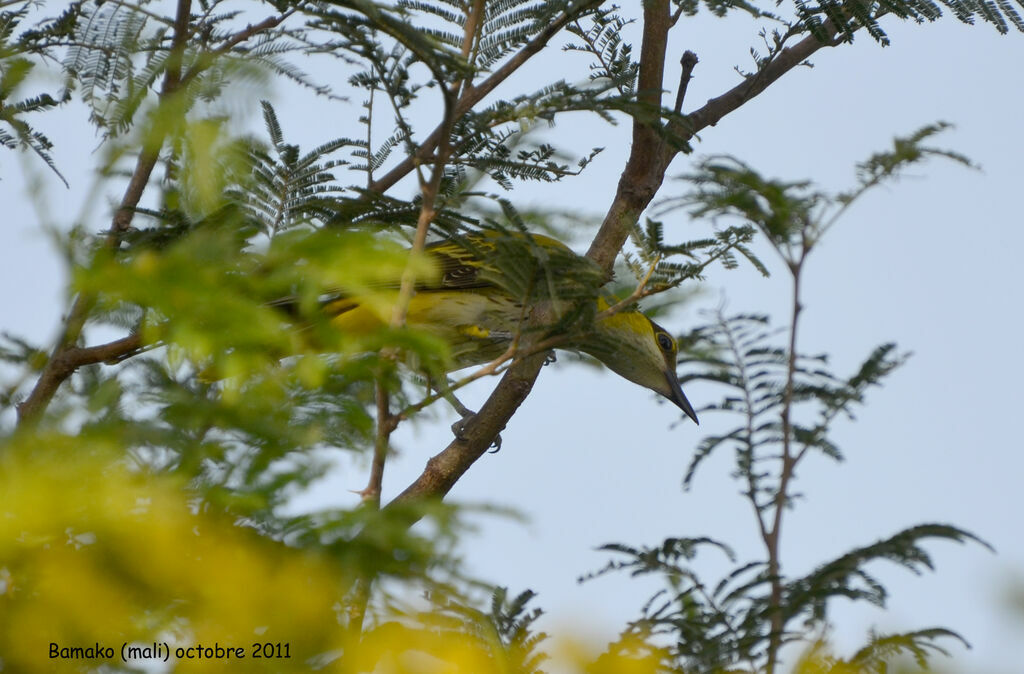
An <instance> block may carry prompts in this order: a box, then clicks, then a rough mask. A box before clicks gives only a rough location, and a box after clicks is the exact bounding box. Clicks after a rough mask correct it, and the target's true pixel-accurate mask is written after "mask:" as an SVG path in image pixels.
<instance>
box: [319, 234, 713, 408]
mask: <svg viewBox="0 0 1024 674" xmlns="http://www.w3.org/2000/svg"><path fill="white" fill-rule="evenodd" d="M425 252H426V254H427V255H428V257H429V258H430V259H431V260H432V261H433V262H434V264H436V266H437V269H438V272H439V273H438V274H437V275H436V276H435V277H433V278H432V279H431V280H429V281H426V282H423V281H421V282H419V283H417V285H416V288H415V292H414V293H413V295H412V297H411V299H410V301H409V307H408V311H407V314H406V325H408V326H409V327H412V328H416V329H419V330H423V331H425V332H428V333H430V334H433V335H435V336H437V337H439V338H440V339H442V340H444V341H445V342H446V343H447V344H448V345H449V346H450V348H451V355H452V361H453V362H452V369H453V370H454V369H461V368H463V367H469V366H473V365H482V364H484V363H488V362H490V361H492V360H494V359H495V358H498V357H499V356H501V355H502V354H503V353H505V352H506V350H507V349H508V347H509V345H510V344H511V343H512V340H513V339H514V338H515V337H516V336H517V334H518V333H519V331H520V330H521V328H522V326H523V325H524V324H525V319H526V318H527V315H528V314H527V311H528V308H529V306H530V305H531V304H532V303H535V302H537V301H539V300H542V299H543V300H547V301H550V302H552V304H553V305H554V306H555V307H556V313H561V314H562V315H563V316H564V320H563V321H562V322H563V323H565V325H561V326H554V327H553V328H551V332H558V331H559V329H564V330H565V335H566V342H565V343H564V344H562V345H559V346H558V348H562V349H567V350H570V351H581V352H583V353H586V354H588V355H590V356H593V357H594V358H596V359H597V360H599V361H601V362H602V363H604V364H605V365H606V366H607V367H608V368H609V369H611V370H612V371H613V372H615V373H616V374H618V375H620V376H622V377H624V378H626V379H628V380H629V381H631V382H633V383H635V384H639V385H640V386H643V387H645V388H648V389H650V390H652V391H654V392H656V393H658V394H660V395H662V396H664V397H665V398H668V399H669V400H670V401H672V402H673V403H674V404H675V405H676V406H677V407H679V409H681V410H682V411H683V412H685V413H686V416H688V417H690V418H691V419H693V421H694V422H695V423H697V413H696V412H695V411H694V409H693V406H692V405H691V404H690V402H689V401H688V400H687V399H686V396H685V395H684V394H683V390H682V388H681V387H680V385H679V380H678V378H677V376H676V349H677V346H676V341H675V339H673V338H672V335H670V334H669V333H668V331H666V330H665V329H664V328H662V327H661V326H659V325H658V324H657V323H655V322H654V321H652V320H651V319H650V318H648V317H647V316H645V315H644V314H642V313H641V312H639V311H637V310H635V309H626V310H623V311H619V312H617V313H612V314H610V315H603V316H602V315H600V312H602V311H604V310H606V309H607V308H608V307H609V300H608V299H606V298H605V297H603V296H599V297H598V298H597V299H596V302H595V300H593V299H592V296H593V293H594V291H593V288H595V287H596V286H597V285H599V284H600V278H601V272H600V270H599V269H598V268H597V266H596V265H595V264H594V263H593V262H591V261H590V260H589V259H587V258H584V257H582V256H580V255H577V254H576V253H574V252H573V251H572V250H570V249H569V248H568V247H567V246H565V245H564V244H562V243H561V242H559V241H557V240H555V239H553V238H551V237H548V236H543V235H540V234H531V235H529V236H527V235H522V234H507V233H497V232H492V231H488V232H481V233H473V234H467V235H463V236H460V237H457V238H452V239H448V240H445V241H440V242H437V243H432V244H429V245H428V246H427V247H426V249H425ZM397 295H398V291H397V289H396V290H394V291H393V292H391V293H389V294H385V295H383V296H382V295H380V294H376V295H375V297H374V298H373V301H369V300H368V299H367V298H360V297H357V296H336V297H333V298H329V299H327V300H325V302H324V305H323V308H324V310H325V311H326V312H327V315H328V316H329V317H330V322H331V324H332V325H333V326H334V327H335V328H337V329H338V330H340V331H343V332H346V333H349V334H354V335H359V334H365V333H368V332H370V331H371V330H375V329H377V328H379V327H381V326H382V325H386V324H387V322H388V321H389V320H390V317H391V310H392V308H393V305H394V299H395V298H397ZM587 295H589V296H590V298H588V299H586V300H584V302H583V304H584V306H583V309H584V311H582V312H581V311H580V310H579V307H580V305H581V302H580V299H579V298H580V297H585V296H587ZM586 309H589V310H590V311H589V318H590V320H589V321H587V318H588V313H587V311H586ZM574 311H575V312H576V313H575V315H574V314H573V312H574ZM573 319H575V320H573Z"/></svg>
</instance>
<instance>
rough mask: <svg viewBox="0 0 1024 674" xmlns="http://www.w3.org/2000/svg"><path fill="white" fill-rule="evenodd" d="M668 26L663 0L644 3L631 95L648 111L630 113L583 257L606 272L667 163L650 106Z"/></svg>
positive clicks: (655, 104)
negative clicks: (616, 172) (617, 164)
mask: <svg viewBox="0 0 1024 674" xmlns="http://www.w3.org/2000/svg"><path fill="white" fill-rule="evenodd" d="M671 27H672V17H671V16H670V15H669V2H668V0H650V1H649V2H645V3H644V32H643V42H642V43H641V47H640V78H639V85H638V86H639V89H638V91H637V100H638V101H639V102H640V103H645V104H647V105H648V106H649V107H650V108H651V110H652V112H651V113H650V115H649V116H645V117H634V118H633V145H632V147H631V148H630V152H629V159H628V160H627V161H626V167H625V168H624V169H623V171H622V175H621V177H620V178H619V186H618V188H617V190H616V193H615V199H614V201H612V204H611V207H610V208H609V209H608V213H607V215H605V218H604V222H602V223H601V228H600V229H599V230H598V232H597V235H596V236H595V237H594V241H593V243H591V244H590V249H589V250H588V251H587V257H589V258H590V259H592V260H593V261H594V262H596V263H597V264H598V265H599V266H600V267H601V269H603V270H604V272H605V274H606V275H607V276H608V277H609V278H610V277H611V273H612V266H613V265H614V264H615V258H616V257H617V256H618V254H619V251H620V250H622V245H623V244H624V243H625V242H626V238H627V237H628V236H629V229H630V227H632V226H633V225H634V224H635V223H636V222H637V220H639V219H640V213H642V212H643V210H644V209H645V208H647V206H648V204H650V203H651V200H652V199H653V198H654V195H655V193H657V191H658V189H659V188H660V187H661V184H662V182H663V181H664V179H665V169H666V168H668V163H667V162H664V161H661V160H660V158H661V157H662V155H663V154H664V153H665V141H664V140H663V138H662V136H661V134H659V132H658V127H659V125H660V124H661V120H660V115H659V113H657V112H654V111H657V110H660V109H661V96H662V91H663V88H664V84H663V83H664V78H665V50H666V47H667V44H668V31H669V28H671Z"/></svg>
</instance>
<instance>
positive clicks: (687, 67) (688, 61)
mask: <svg viewBox="0 0 1024 674" xmlns="http://www.w3.org/2000/svg"><path fill="white" fill-rule="evenodd" d="M697 63H698V59H697V55H696V54H694V53H693V52H692V51H690V50H689V49H687V50H686V51H684V52H683V57H682V58H681V59H679V64H680V65H681V66H683V70H682V72H681V73H680V74H679V90H678V91H677V92H676V104H675V107H673V108H672V110H673V112H675V113H676V114H679V113H681V112H682V111H683V99H684V98H686V87H687V86H689V84H690V80H691V79H693V69H694V68H696V67H697Z"/></svg>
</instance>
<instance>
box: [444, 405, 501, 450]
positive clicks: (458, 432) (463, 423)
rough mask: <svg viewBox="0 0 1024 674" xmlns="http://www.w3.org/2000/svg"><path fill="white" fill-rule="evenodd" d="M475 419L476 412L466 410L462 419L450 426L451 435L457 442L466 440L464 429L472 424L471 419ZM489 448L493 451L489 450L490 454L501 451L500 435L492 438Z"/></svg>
mask: <svg viewBox="0 0 1024 674" xmlns="http://www.w3.org/2000/svg"><path fill="white" fill-rule="evenodd" d="M475 418H476V412H473V411H472V410H468V409H467V410H466V413H465V414H463V415H462V418H461V419H459V420H458V421H456V422H455V423H454V424H452V433H454V434H455V437H456V438H458V439H459V440H465V439H466V428H467V427H468V426H469V424H470V422H472V421H473V419H475ZM490 446H491V447H493V449H491V450H490V453H491V454H494V453H495V452H497V451H498V450H499V449H501V435H500V434H498V435H496V436H494V440H493V441H492V442H491V445H490Z"/></svg>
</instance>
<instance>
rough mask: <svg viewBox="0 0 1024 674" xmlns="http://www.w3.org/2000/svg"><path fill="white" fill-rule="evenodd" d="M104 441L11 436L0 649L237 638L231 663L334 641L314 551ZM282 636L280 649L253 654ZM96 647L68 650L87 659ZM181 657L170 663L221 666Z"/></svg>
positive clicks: (24, 662)
mask: <svg viewBox="0 0 1024 674" xmlns="http://www.w3.org/2000/svg"><path fill="white" fill-rule="evenodd" d="M112 450H113V447H107V446H104V445H103V444H102V443H101V442H90V441H83V440H81V439H75V438H69V437H65V436H60V435H43V436H23V437H22V438H20V440H16V441H15V442H14V443H12V444H11V445H9V446H8V447H7V448H6V451H5V454H4V455H3V458H2V460H0V493H3V494H4V500H3V505H2V506H0V574H2V575H0V579H2V580H0V582H2V585H0V652H2V655H3V660H4V666H5V669H9V671H25V672H30V671H53V670H54V669H58V670H60V669H65V668H68V667H69V665H72V664H73V663H71V662H68V661H66V660H61V659H59V658H56V659H51V658H50V651H51V648H52V647H51V644H57V648H58V652H59V649H60V648H65V647H67V648H72V647H94V648H95V646H96V645H99V646H100V647H101V648H103V649H105V648H107V647H110V648H113V650H114V652H115V658H114V659H115V660H116V661H118V662H119V661H120V658H121V647H122V645H123V644H125V643H132V642H136V641H137V642H143V643H151V642H152V641H154V640H156V641H158V642H162V641H167V642H170V645H171V651H172V654H171V656H172V658H173V651H174V648H175V645H178V646H183V647H187V646H192V645H196V644H202V645H204V646H211V647H212V646H213V645H214V644H219V645H220V646H223V647H227V646H231V647H242V648H243V653H244V657H245V660H244V666H243V667H242V670H243V671H284V670H288V669H303V670H304V669H307V667H308V666H307V665H305V664H303V661H304V660H305V659H306V658H308V657H310V656H311V655H315V654H317V653H322V652H325V651H328V650H330V649H332V648H336V647H337V646H338V644H339V640H340V627H339V626H338V620H337V617H336V612H335V606H334V605H335V603H336V602H337V597H338V590H339V587H340V578H339V577H338V574H337V573H336V572H334V571H333V570H332V569H331V568H330V566H329V565H328V564H327V563H326V562H325V561H324V560H322V559H319V558H317V557H316V556H314V555H310V554H308V553H305V552H301V551H298V550H293V549H289V548H286V547H284V546H282V545H280V544H277V543H274V542H271V541H267V540H266V539H262V538H260V537H259V536H257V535H256V534H255V533H253V532H250V531H247V530H245V529H242V528H239V527H237V526H234V525H232V523H230V522H228V521H226V520H224V519H222V518H218V517H215V516H212V515H209V514H206V513H201V514H195V513H193V512H191V511H190V508H189V506H188V504H187V503H186V501H185V498H184V492H183V491H182V490H181V489H180V487H179V486H178V485H177V484H175V482H174V481H173V480H170V479H168V478H166V477H161V478H159V479H155V478H153V477H150V476H145V475H142V474H138V473H135V472H132V471H129V470H128V469H127V468H126V467H125V466H124V465H123V463H118V462H114V461H111V460H110V457H111V456H113V455H114V453H113V451H112ZM279 642H280V643H287V644H288V645H289V655H290V658H288V659H283V658H282V659H276V658H275V659H266V658H260V659H253V657H252V656H253V650H254V647H253V644H255V643H259V644H265V643H272V644H277V643H279ZM102 661H103V658H100V659H97V660H91V661H89V660H80V661H79V662H78V664H79V665H83V666H92V667H95V666H97V665H99V664H101V662H102ZM225 666H226V663H225V662H224V661H223V660H216V659H214V660H206V659H204V660H192V661H190V662H189V663H188V666H187V667H181V668H180V671H224V668H225Z"/></svg>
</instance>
